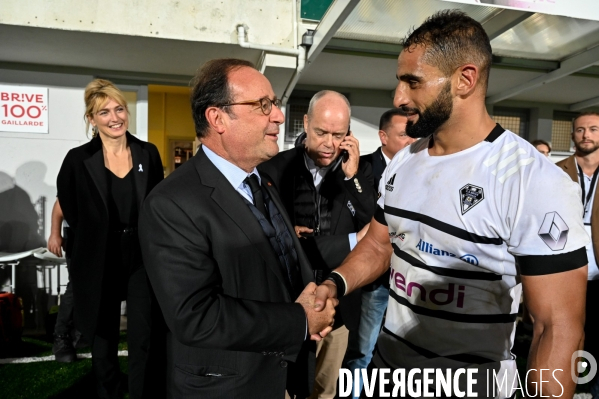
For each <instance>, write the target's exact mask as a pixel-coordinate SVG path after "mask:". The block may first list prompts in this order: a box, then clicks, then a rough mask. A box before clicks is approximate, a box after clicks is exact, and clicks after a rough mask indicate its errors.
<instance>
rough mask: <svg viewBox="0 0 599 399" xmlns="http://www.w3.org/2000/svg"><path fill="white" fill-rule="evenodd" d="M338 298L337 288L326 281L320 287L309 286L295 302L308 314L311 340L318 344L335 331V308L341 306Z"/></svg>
mask: <svg viewBox="0 0 599 399" xmlns="http://www.w3.org/2000/svg"><path fill="white" fill-rule="evenodd" d="M336 296H337V290H336V286H335V285H334V284H333V283H332V282H331V281H325V282H323V284H322V285H319V286H317V285H316V284H314V283H310V284H308V285H307V286H306V288H304V290H303V291H302V293H301V294H300V296H299V297H298V298H297V299H296V301H295V302H296V303H299V304H300V305H302V307H303V308H304V311H305V312H306V319H307V321H308V333H309V334H310V339H311V340H313V341H317V342H318V341H320V340H321V339H323V338H324V337H326V336H327V334H328V333H330V332H331V331H332V330H333V323H334V322H335V318H334V317H335V306H337V305H338V304H339V301H338V300H337V299H336Z"/></svg>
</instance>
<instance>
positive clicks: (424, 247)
mask: <svg viewBox="0 0 599 399" xmlns="http://www.w3.org/2000/svg"><path fill="white" fill-rule="evenodd" d="M416 248H418V249H419V250H420V251H422V252H426V253H429V254H431V255H435V256H449V257H452V258H458V259H460V260H463V261H464V262H466V263H470V264H471V265H474V266H478V259H477V258H476V256H474V255H472V254H465V255H462V256H457V255H456V254H454V253H451V252H449V251H445V250H443V249H439V248H435V247H434V246H433V244H431V243H428V242H426V241H424V240H423V239H422V238H421V239H420V241H418V244H417V245H416Z"/></svg>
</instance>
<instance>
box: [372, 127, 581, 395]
mask: <svg viewBox="0 0 599 399" xmlns="http://www.w3.org/2000/svg"><path fill="white" fill-rule="evenodd" d="M429 142H430V138H428V139H422V140H419V141H417V142H416V143H414V144H412V145H411V146H410V147H407V148H406V149H404V150H402V151H400V152H399V153H398V154H397V155H396V156H395V157H394V158H393V160H392V162H391V163H390V164H389V166H388V167H387V169H386V170H385V172H384V174H383V176H382V178H381V183H380V187H379V192H380V198H379V201H378V205H379V206H378V207H377V214H376V215H375V218H376V219H377V221H379V222H381V223H383V224H386V225H388V227H389V236H390V239H391V244H392V246H393V256H392V259H391V278H390V286H391V290H390V298H389V305H388V308H387V317H386V322H385V325H384V327H383V330H382V332H381V334H380V336H379V339H378V345H377V353H376V355H375V357H374V364H375V366H376V367H391V368H394V369H395V368H406V369H410V368H427V367H431V368H438V367H441V368H452V369H455V368H461V367H476V368H478V369H479V373H482V374H479V376H483V375H484V369H495V370H496V371H498V372H499V375H502V373H508V374H507V375H508V381H510V385H511V382H512V381H513V376H514V373H515V370H516V363H515V356H514V355H513V354H512V353H511V351H510V350H511V347H512V344H513V338H514V331H515V322H516V315H517V312H518V305H519V302H520V295H521V285H520V283H519V282H518V278H517V275H518V270H517V266H516V262H517V263H518V266H519V269H520V272H521V274H524V275H541V274H549V273H556V272H561V271H566V270H571V269H575V268H578V267H581V266H584V265H586V263H587V260H586V253H585V245H586V244H587V242H588V241H589V237H588V235H587V233H586V232H585V229H584V226H583V223H582V219H581V215H582V204H581V201H580V187H579V186H578V185H577V184H576V183H575V182H573V181H572V180H571V179H570V178H569V177H568V176H567V175H566V174H565V173H564V172H563V171H562V170H561V169H559V168H558V167H557V166H555V165H554V164H553V163H552V162H550V161H549V160H548V159H547V158H546V157H545V156H544V155H543V154H541V153H540V152H538V151H537V150H536V149H535V148H534V147H533V146H531V145H530V144H529V143H528V142H527V141H525V140H523V139H521V138H520V137H518V136H517V135H516V134H514V133H512V132H510V131H507V130H504V129H503V128H501V127H500V126H499V125H497V126H496V127H495V129H494V130H493V131H492V132H491V134H490V135H489V136H488V137H487V139H486V140H485V141H483V142H481V143H479V144H477V145H475V146H473V147H471V148H468V149H466V150H464V151H461V152H458V153H455V154H451V155H445V156H429V153H428V145H429ZM546 255H550V256H546ZM504 394H506V395H507V396H511V392H510V393H504ZM480 396H481V395H479V397H480ZM500 396H503V394H502V395H500Z"/></svg>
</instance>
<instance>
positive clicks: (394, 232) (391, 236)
mask: <svg viewBox="0 0 599 399" xmlns="http://www.w3.org/2000/svg"><path fill="white" fill-rule="evenodd" d="M389 238H399V239H400V240H401V241H404V240H405V239H406V233H399V234H397V232H396V231H393V232H391V233H389Z"/></svg>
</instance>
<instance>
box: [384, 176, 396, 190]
mask: <svg viewBox="0 0 599 399" xmlns="http://www.w3.org/2000/svg"><path fill="white" fill-rule="evenodd" d="M394 183H395V173H394V174H393V176H391V178H390V179H389V181H388V182H387V184H386V185H385V190H387V191H393V184H394Z"/></svg>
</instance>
